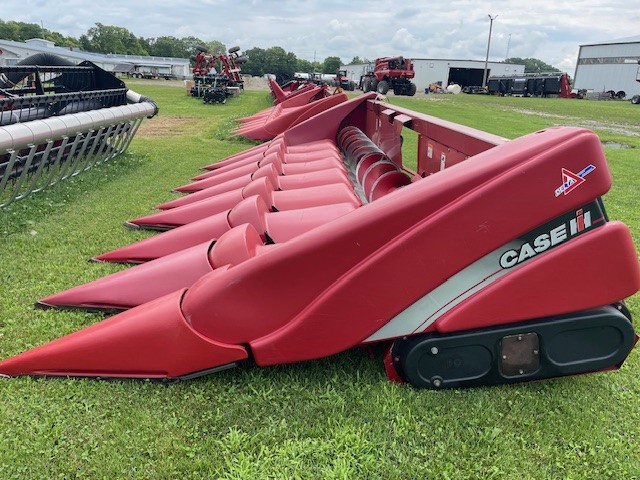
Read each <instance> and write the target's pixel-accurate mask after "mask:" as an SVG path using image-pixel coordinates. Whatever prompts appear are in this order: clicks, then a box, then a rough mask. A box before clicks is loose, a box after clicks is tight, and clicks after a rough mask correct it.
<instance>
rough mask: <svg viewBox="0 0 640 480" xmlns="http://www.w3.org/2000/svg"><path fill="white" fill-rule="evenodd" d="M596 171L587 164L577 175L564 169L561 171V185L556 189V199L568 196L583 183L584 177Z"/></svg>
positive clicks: (593, 166) (592, 166)
mask: <svg viewBox="0 0 640 480" xmlns="http://www.w3.org/2000/svg"><path fill="white" fill-rule="evenodd" d="M595 169H596V167H595V165H592V164H589V165H587V166H586V167H584V168H583V169H582V170H580V171H579V172H578V173H574V172H572V171H571V170H568V169H566V168H563V169H562V185H560V186H559V187H558V188H556V192H555V193H556V197H559V196H560V195H563V194H564V195H569V194H570V193H571V192H573V191H574V190H575V189H576V188H578V187H579V186H580V185H582V184H583V183H584V182H585V179H584V177H586V176H587V175H589V174H590V173H591V172H593V171H594V170H595Z"/></svg>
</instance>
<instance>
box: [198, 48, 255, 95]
mask: <svg viewBox="0 0 640 480" xmlns="http://www.w3.org/2000/svg"><path fill="white" fill-rule="evenodd" d="M239 51H240V47H233V48H230V49H229V54H228V55H226V54H224V53H221V54H219V55H215V54H209V53H208V52H207V49H206V48H205V47H198V54H197V55H195V56H193V57H191V59H192V60H193V61H194V62H195V66H194V68H193V82H194V83H193V86H192V87H191V89H190V91H189V93H190V94H191V96H193V97H198V98H202V99H203V101H204V102H205V103H225V102H226V101H227V98H229V97H231V96H234V95H237V94H239V93H240V91H242V90H243V89H244V81H243V80H242V76H241V75H240V65H242V64H243V63H246V61H247V57H246V56H244V55H240V54H239V53H238V52H239ZM218 69H219V70H220V71H219V72H218Z"/></svg>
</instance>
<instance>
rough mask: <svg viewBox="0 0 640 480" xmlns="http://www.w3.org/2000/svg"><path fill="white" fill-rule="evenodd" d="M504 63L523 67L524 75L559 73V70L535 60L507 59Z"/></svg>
mask: <svg viewBox="0 0 640 480" xmlns="http://www.w3.org/2000/svg"><path fill="white" fill-rule="evenodd" d="M504 63H510V64H517V65H524V73H542V72H559V71H560V69H558V68H556V67H554V66H551V65H549V64H547V63H545V62H543V61H542V60H539V59H537V58H520V57H511V58H507V59H506V60H505V61H504Z"/></svg>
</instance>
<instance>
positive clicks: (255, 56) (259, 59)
mask: <svg viewBox="0 0 640 480" xmlns="http://www.w3.org/2000/svg"><path fill="white" fill-rule="evenodd" d="M244 54H245V55H246V56H247V57H249V59H250V61H249V62H247V63H245V64H244V65H243V66H242V71H243V73H246V74H248V75H253V76H256V77H261V76H262V75H264V74H265V73H267V70H266V63H267V57H266V50H265V49H264V48H260V47H254V48H250V49H248V50H245V51H244Z"/></svg>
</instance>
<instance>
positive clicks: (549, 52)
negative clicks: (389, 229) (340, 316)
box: [0, 0, 640, 74]
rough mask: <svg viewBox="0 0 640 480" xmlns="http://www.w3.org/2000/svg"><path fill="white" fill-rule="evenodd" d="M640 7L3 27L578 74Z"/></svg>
mask: <svg viewBox="0 0 640 480" xmlns="http://www.w3.org/2000/svg"><path fill="white" fill-rule="evenodd" d="M639 3H640V2H638V1H636V0H627V1H624V2H623V1H618V0H616V1H608V2H607V1H604V2H603V1H595V0H585V1H572V0H565V1H563V2H514V1H513V0H510V1H488V2H482V1H471V0H450V1H446V2H426V1H419V2H410V3H409V2H404V3H403V2H398V1H397V0H375V1H351V2H349V1H348V0H347V1H344V0H342V1H334V0H325V1H322V2H316V1H305V0H294V1H290V0H247V1H242V0H236V1H228V0H198V1H193V0H189V1H183V0H170V1H167V0H155V1H153V0H128V1H124V0H109V1H107V2H88V1H86V0H83V1H76V0H26V1H21V2H9V1H6V2H3V6H2V10H1V13H0V18H1V19H2V20H4V21H8V20H15V21H23V22H29V23H38V24H40V23H41V22H42V23H43V24H44V27H45V28H46V29H49V30H55V31H58V32H60V33H62V34H63V35H67V36H73V37H79V36H80V35H81V34H83V33H85V32H86V31H87V30H88V29H89V28H91V27H92V26H94V24H95V23H96V22H100V23H102V24H105V25H117V26H121V27H124V28H127V29H128V30H129V31H131V32H132V33H134V34H135V35H136V36H138V37H145V38H149V37H159V36H165V35H171V36H175V37H185V36H190V35H193V36H196V37H199V38H201V39H203V40H205V41H210V40H219V41H221V42H222V43H224V44H226V45H227V47H231V46H234V45H239V46H240V47H241V48H242V49H248V48H252V47H261V48H268V47H272V46H280V47H282V48H284V49H285V50H286V51H289V52H293V53H295V54H296V56H297V57H298V58H304V59H307V60H314V59H316V60H318V61H322V60H324V58H326V57H328V56H338V57H340V58H341V59H342V60H343V62H348V61H350V60H351V59H352V58H353V57H354V56H356V55H357V56H360V57H361V58H365V57H366V58H370V59H373V58H376V57H378V56H387V55H404V56H405V57H414V58H455V59H475V60H484V58H485V55H486V48H487V38H488V34H489V23H490V22H489V17H488V15H489V14H491V15H492V16H496V15H497V18H495V20H494V22H493V34H492V38H491V52H490V56H489V58H490V59H491V60H502V59H504V58H505V57H506V55H507V54H508V55H509V56H510V57H535V58H539V59H541V60H543V61H545V62H547V63H549V64H551V65H553V66H555V67H558V68H560V69H563V70H566V71H568V72H569V73H571V74H573V70H574V69H575V62H576V59H577V56H578V49H579V46H580V45H581V44H590V43H598V42H600V41H608V40H613V39H617V38H623V37H630V36H634V35H639V34H640V28H639V26H640V8H639V7H640V5H639Z"/></svg>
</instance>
